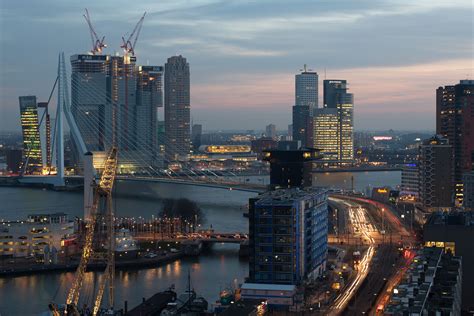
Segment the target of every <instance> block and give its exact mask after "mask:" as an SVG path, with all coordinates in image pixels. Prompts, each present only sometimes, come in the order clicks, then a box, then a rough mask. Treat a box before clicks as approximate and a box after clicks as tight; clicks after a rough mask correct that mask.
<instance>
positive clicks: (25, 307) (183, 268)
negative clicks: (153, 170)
mask: <svg viewBox="0 0 474 316" xmlns="http://www.w3.org/2000/svg"><path fill="white" fill-rule="evenodd" d="M352 176H354V186H355V188H356V189H357V190H359V191H365V188H366V187H367V186H369V185H371V186H381V185H385V184H386V185H390V186H392V187H395V186H396V185H399V184H400V172H393V171H385V172H361V173H347V172H344V173H331V174H327V173H324V174H316V175H315V180H316V183H317V184H318V185H324V186H328V187H345V188H350V186H351V177H352ZM254 180H255V179H254ZM257 181H258V179H257ZM260 181H261V182H265V183H266V182H267V181H268V179H262V180H260ZM116 187H117V191H118V193H122V192H125V193H128V194H129V197H126V198H125V197H120V198H116V199H115V209H116V214H117V215H118V216H143V217H146V218H151V215H157V214H158V212H159V210H160V209H161V202H160V199H162V198H166V197H175V198H176V197H187V198H188V199H191V200H194V201H196V202H197V203H198V205H199V206H200V207H201V209H202V210H203V213H204V214H205V218H206V223H204V225H203V227H209V226H210V225H211V224H212V227H213V228H214V229H215V230H216V231H223V232H234V231H240V232H247V231H248V227H247V226H248V223H247V219H246V218H244V217H243V216H242V213H243V207H244V206H245V205H246V203H247V202H248V198H249V197H251V196H254V195H255V194H253V193H248V192H238V191H227V190H222V189H211V188H202V187H192V186H180V185H163V184H146V185H141V186H138V185H136V184H134V185H129V184H125V183H118V185H117V186H116ZM133 196H134V197H133ZM52 212H65V213H67V214H68V215H69V216H70V217H74V216H81V215H82V195H81V194H80V193H73V192H54V191H44V190H40V189H27V188H7V187H0V219H7V220H14V219H23V218H25V217H26V216H27V215H28V214H32V213H52ZM188 270H189V271H190V272H191V279H192V286H193V287H194V288H195V290H196V291H197V292H198V293H199V294H200V295H202V296H204V297H205V298H206V299H207V300H208V301H209V303H212V302H214V301H215V300H216V299H217V298H218V294H219V291H220V289H222V288H225V287H228V286H229V284H231V283H233V282H242V281H243V280H244V278H245V277H246V276H247V274H248V263H247V261H245V260H241V259H239V257H238V245H220V244H218V245H214V246H213V248H212V249H209V250H208V251H206V252H204V253H203V255H201V256H200V257H199V258H192V259H183V260H179V261H176V262H172V263H170V264H166V265H163V266H161V267H158V268H154V269H144V270H136V271H127V272H117V276H116V281H117V282H116V302H117V303H116V306H117V307H118V308H122V307H123V302H124V300H127V301H128V306H129V308H130V307H133V306H135V305H137V304H138V303H140V301H141V300H142V297H146V298H148V297H150V296H151V295H153V294H155V293H156V292H158V291H161V290H164V289H166V288H168V287H169V286H171V285H172V284H174V285H175V287H176V290H177V291H178V292H181V291H184V290H185V289H186V286H187V281H186V279H187V272H188ZM94 276H96V274H93V273H89V274H88V278H89V279H93V278H94ZM72 278H73V274H72V273H54V274H44V275H35V276H23V277H15V278H4V279H0V315H1V316H7V315H38V314H39V313H40V312H42V311H46V310H47V305H48V303H49V302H50V301H51V300H53V299H54V301H56V302H63V301H65V294H66V291H67V289H68V288H69V286H70V284H71V282H72ZM235 280H237V281H235ZM89 284H93V282H90V283H89ZM89 287H91V286H89ZM89 290H90V289H89Z"/></svg>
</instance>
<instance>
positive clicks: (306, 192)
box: [256, 187, 327, 205]
mask: <svg viewBox="0 0 474 316" xmlns="http://www.w3.org/2000/svg"><path fill="white" fill-rule="evenodd" d="M326 192H327V189H325V188H315V187H309V188H304V189H300V188H290V189H278V190H274V191H268V192H265V193H263V194H261V195H259V196H258V202H257V203H256V205H259V204H272V205H291V204H293V203H294V202H295V201H298V200H301V199H304V198H307V197H309V196H314V195H318V194H322V193H326Z"/></svg>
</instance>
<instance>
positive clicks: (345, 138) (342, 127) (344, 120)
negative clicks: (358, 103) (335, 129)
mask: <svg viewBox="0 0 474 316" xmlns="http://www.w3.org/2000/svg"><path fill="white" fill-rule="evenodd" d="M336 108H337V115H338V119H339V153H340V154H339V161H340V162H342V163H345V162H347V163H351V162H353V160H354V98H353V95H352V93H346V94H342V95H341V96H340V98H339V100H338V103H337V105H336Z"/></svg>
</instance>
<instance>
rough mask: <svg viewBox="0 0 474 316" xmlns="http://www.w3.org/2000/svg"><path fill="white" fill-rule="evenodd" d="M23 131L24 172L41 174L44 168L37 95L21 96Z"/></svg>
mask: <svg viewBox="0 0 474 316" xmlns="http://www.w3.org/2000/svg"><path fill="white" fill-rule="evenodd" d="M19 101H20V120H21V128H22V132H23V166H22V169H23V172H24V173H31V174H40V173H41V172H42V168H43V156H42V152H41V138H40V132H39V120H38V106H37V103H36V97H35V96H23V97H19Z"/></svg>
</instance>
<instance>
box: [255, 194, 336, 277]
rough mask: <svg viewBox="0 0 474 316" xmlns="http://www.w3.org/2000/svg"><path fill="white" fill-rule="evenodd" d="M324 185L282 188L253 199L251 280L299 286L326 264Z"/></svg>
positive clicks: (326, 227) (319, 271)
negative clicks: (318, 187) (321, 187)
mask: <svg viewBox="0 0 474 316" xmlns="http://www.w3.org/2000/svg"><path fill="white" fill-rule="evenodd" d="M327 236H328V206H327V191H326V190H325V189H317V188H308V189H304V190H301V189H298V188H292V189H280V190H275V191H269V192H266V193H263V194H262V195H260V196H258V197H256V198H251V199H250V200H249V238H250V243H249V249H250V260H249V282H252V283H267V284H300V283H301V282H303V281H304V280H306V279H314V278H317V277H318V276H320V275H321V274H322V273H323V272H324V270H325V268H326V258H327Z"/></svg>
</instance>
